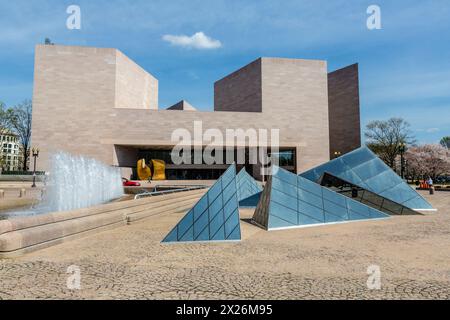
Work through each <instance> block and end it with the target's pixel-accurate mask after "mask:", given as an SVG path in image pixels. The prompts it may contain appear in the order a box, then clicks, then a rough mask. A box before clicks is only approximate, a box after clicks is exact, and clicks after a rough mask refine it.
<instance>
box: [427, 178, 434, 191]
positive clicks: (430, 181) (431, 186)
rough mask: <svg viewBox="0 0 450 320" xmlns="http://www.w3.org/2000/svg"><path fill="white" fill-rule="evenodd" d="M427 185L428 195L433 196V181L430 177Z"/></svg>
mask: <svg viewBox="0 0 450 320" xmlns="http://www.w3.org/2000/svg"><path fill="white" fill-rule="evenodd" d="M427 184H428V187H429V188H430V194H434V188H433V179H431V177H428V180H427Z"/></svg>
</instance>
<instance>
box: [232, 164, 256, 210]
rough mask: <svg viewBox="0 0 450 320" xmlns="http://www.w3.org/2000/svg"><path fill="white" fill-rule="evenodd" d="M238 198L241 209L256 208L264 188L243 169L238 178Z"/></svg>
mask: <svg viewBox="0 0 450 320" xmlns="http://www.w3.org/2000/svg"><path fill="white" fill-rule="evenodd" d="M236 186H237V196H238V201H239V206H240V207H256V205H257V204H258V201H259V197H260V195H261V192H262V190H263V188H262V187H261V185H260V184H259V183H258V182H257V181H256V180H255V179H254V178H253V177H252V176H251V175H249V174H248V172H247V171H246V170H245V168H242V169H241V171H239V173H238V175H237V176H236Z"/></svg>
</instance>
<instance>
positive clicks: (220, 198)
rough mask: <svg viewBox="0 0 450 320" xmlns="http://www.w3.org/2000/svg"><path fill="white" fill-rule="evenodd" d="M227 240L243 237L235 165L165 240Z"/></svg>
mask: <svg viewBox="0 0 450 320" xmlns="http://www.w3.org/2000/svg"><path fill="white" fill-rule="evenodd" d="M225 240H241V228H240V224H239V208H238V198H237V188H236V166H235V165H234V164H232V165H231V166H230V167H229V168H228V169H227V170H226V171H225V172H224V174H223V175H222V176H221V177H220V178H219V179H218V180H217V181H216V182H215V183H214V184H213V185H212V186H211V188H209V190H208V192H206V193H205V194H204V195H203V197H202V198H201V199H200V200H199V201H198V202H197V203H196V204H195V205H194V207H193V208H192V209H191V210H189V212H188V213H187V214H186V215H185V216H184V217H183V218H182V219H181V220H180V222H179V223H178V224H177V225H176V226H175V227H174V228H173V229H172V230H171V231H170V232H169V234H168V235H167V236H166V237H165V238H164V240H163V241H162V242H186V241H225Z"/></svg>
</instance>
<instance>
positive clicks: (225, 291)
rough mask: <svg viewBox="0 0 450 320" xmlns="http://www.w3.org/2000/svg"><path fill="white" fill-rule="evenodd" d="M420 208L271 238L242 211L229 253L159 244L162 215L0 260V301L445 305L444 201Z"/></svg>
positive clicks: (447, 219) (448, 279)
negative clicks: (372, 270) (75, 270)
mask: <svg viewBox="0 0 450 320" xmlns="http://www.w3.org/2000/svg"><path fill="white" fill-rule="evenodd" d="M430 199H431V201H432V203H433V204H434V205H435V206H436V207H437V208H438V209H440V210H439V212H438V213H434V214H427V215H425V216H405V217H393V218H391V219H388V220H379V221H368V222H356V223H348V224H341V225H331V226H324V227H315V228H304V229H292V230H284V231H274V232H266V231H264V230H261V229H259V228H258V227H255V226H253V225H251V224H249V223H248V222H246V220H245V218H248V217H249V216H251V212H250V211H248V210H243V212H242V216H241V217H242V218H243V219H244V220H243V221H242V222H241V226H242V234H243V240H242V241H241V242H236V243H214V244H206V243H194V244H161V243H160V240H161V239H162V238H163V237H164V236H165V234H166V233H167V232H168V231H169V230H170V229H171V227H172V226H173V225H175V224H176V222H177V221H178V220H179V218H180V217H181V216H182V214H180V213H174V214H167V215H164V216H159V217H155V218H150V219H147V220H145V221H142V222H140V223H137V224H134V225H131V226H124V227H120V228H117V229H114V230H109V231H104V232H101V233H99V234H96V235H92V236H89V237H85V238H82V239H78V240H75V241H70V242H67V243H64V244H61V245H57V246H54V247H51V248H47V249H44V250H40V251H37V252H34V253H31V254H28V255H25V256H23V257H20V258H15V259H4V260H0V299H450V248H449V243H450V210H449V209H448V208H449V207H450V206H449V205H450V194H443V193H437V194H436V195H435V196H433V197H432V198H430ZM71 265H76V266H78V267H79V268H80V275H81V288H80V289H79V290H70V289H68V287H67V279H68V277H69V276H70V275H71V274H68V273H67V268H68V267H69V266H71ZM370 265H377V266H379V268H380V272H381V274H380V275H381V289H380V290H369V289H368V287H367V284H366V283H367V280H368V277H369V275H368V274H367V268H368V267H369V266H370Z"/></svg>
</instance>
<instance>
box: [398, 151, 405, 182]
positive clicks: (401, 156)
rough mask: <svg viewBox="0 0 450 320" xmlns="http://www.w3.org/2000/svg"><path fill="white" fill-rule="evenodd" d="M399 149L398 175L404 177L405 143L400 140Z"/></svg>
mask: <svg viewBox="0 0 450 320" xmlns="http://www.w3.org/2000/svg"><path fill="white" fill-rule="evenodd" d="M399 151H400V175H401V177H402V179H404V178H405V157H404V155H405V151H406V143H404V142H402V143H400V144H399Z"/></svg>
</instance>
